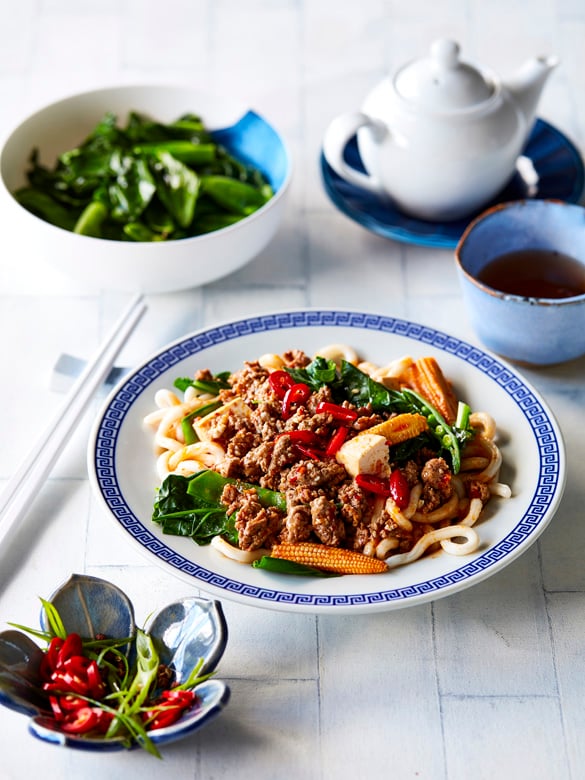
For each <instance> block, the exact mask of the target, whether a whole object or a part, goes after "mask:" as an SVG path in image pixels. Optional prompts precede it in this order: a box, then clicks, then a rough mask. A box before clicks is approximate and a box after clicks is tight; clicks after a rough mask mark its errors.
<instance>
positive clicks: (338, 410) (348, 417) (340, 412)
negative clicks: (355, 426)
mask: <svg viewBox="0 0 585 780" xmlns="http://www.w3.org/2000/svg"><path fill="white" fill-rule="evenodd" d="M317 413H318V414H320V413H323V414H330V415H331V417H333V419H334V420H338V421H339V422H347V423H352V422H354V421H355V420H357V416H358V413H357V412H356V410H355V409H347V408H346V407H345V406H339V404H332V403H329V402H328V401H320V402H319V403H318V404H317Z"/></svg>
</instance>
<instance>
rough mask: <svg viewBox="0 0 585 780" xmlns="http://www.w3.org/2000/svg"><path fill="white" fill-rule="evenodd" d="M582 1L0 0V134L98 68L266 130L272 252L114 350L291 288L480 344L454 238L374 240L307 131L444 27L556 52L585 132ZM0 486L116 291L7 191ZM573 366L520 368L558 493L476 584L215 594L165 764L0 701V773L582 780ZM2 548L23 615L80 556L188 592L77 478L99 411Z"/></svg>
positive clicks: (159, 303)
mask: <svg viewBox="0 0 585 780" xmlns="http://www.w3.org/2000/svg"><path fill="white" fill-rule="evenodd" d="M584 33H585V7H584V6H583V3H582V2H578V1H577V0H558V1H557V2H550V1H549V0H538V2H532V1H530V2H529V0H519V2H516V3H513V4H512V3H509V2H504V1H503V0H499V1H498V2H491V3H485V2H479V0H448V1H447V2H444V3H436V2H431V0H411V1H410V2H408V3H398V2H385V1H384V0H361V2H359V3H339V2H337V1H336V0H315V2H311V3H308V2H306V3H302V2H298V0H279V2H269V0H248V2H246V3H241V2H238V0H196V1H195V2H188V1H187V0H167V1H166V2H165V3H164V4H161V3H156V2H154V0H141V1H140V2H138V0H128V1H127V2H124V3H119V2H116V1H115V0H107V1H105V2H101V3H97V4H96V3H95V2H89V0H83V1H81V0H44V1H43V2H33V0H20V2H18V3H16V2H5V3H2V4H0V136H2V137H4V136H5V135H6V134H7V133H8V132H9V131H10V129H11V128H12V127H13V125H14V124H15V123H16V122H17V121H19V120H20V118H22V117H24V116H25V115H26V113H27V112H29V111H31V110H33V109H35V108H36V107H38V106H40V105H42V104H44V103H46V102H48V101H50V100H52V99H54V98H56V97H59V96H62V95H66V94H69V93H71V92H74V91H78V90H84V89H89V88H93V87H96V86H100V85H103V84H116V83H131V82H134V81H145V82H146V81H153V82H154V81H155V82H173V81H178V82H187V83H191V84H195V85H198V86H203V87H207V88H209V89H215V90H218V91H222V92H225V93H227V94H245V95H246V96H247V98H248V99H249V102H250V104H252V105H254V106H255V107H256V108H257V109H258V110H261V111H262V112H264V113H265V114H266V115H267V116H269V117H270V118H271V119H272V120H273V121H274V123H275V124H276V125H277V126H278V127H279V129H281V131H282V132H283V133H284V135H285V137H286V139H287V141H288V143H289V145H290V148H291V150H292V153H293V157H294V161H295V175H294V180H293V185H292V190H291V197H290V207H289V209H288V212H287V215H286V219H285V222H284V224H283V226H282V228H281V230H280V231H279V233H278V235H277V236H276V237H275V239H274V241H273V242H272V243H271V245H270V246H269V247H268V248H267V249H266V250H264V252H263V253H262V254H261V255H260V256H259V257H257V258H256V259H255V260H254V261H253V262H251V263H250V264H249V265H248V266H247V267H246V268H244V269H242V270H241V271H239V272H238V273H236V274H233V275H232V276H230V277H227V278H225V279H223V280H220V281H218V282H216V283H214V284H210V285H208V286H207V287H205V288H202V289H196V290H191V291H187V292H184V293H177V294H168V295H161V296H151V297H150V298H149V301H148V303H149V310H148V312H147V314H146V316H145V317H144V320H143V322H142V323H141V326H140V329H139V330H138V331H137V333H136V334H135V336H134V337H133V339H132V340H131V341H130V342H129V343H128V345H127V346H126V347H125V349H124V351H123V353H122V354H121V355H120V359H119V362H120V364H122V365H133V364H135V363H138V362H139V361H142V360H143V359H144V358H145V357H147V356H148V355H150V354H151V353H153V352H154V351H155V350H157V349H158V348H160V347H161V346H163V345H164V344H166V343H167V342H169V341H171V340H173V339H175V338H178V337H180V336H181V335H183V334H185V333H186V332H188V331H191V330H194V329H197V328H200V327H202V326H205V325H212V324H215V323H217V322H219V321H223V320H228V319H231V318H233V317H241V316H247V315H249V314H255V313H258V312H267V311H272V310H276V309H283V308H297V307H303V306H307V305H314V306H332V305H335V306H339V307H349V308H357V309H364V310H369V311H378V312H380V313H384V314H390V315H394V316H398V317H406V318H409V319H412V320H416V321H420V322H423V323H427V324H429V325H432V326H434V327H436V328H439V329H441V330H445V331H447V332H452V333H455V334H456V335H458V336H460V337H461V338H464V339H466V340H469V341H471V342H474V343H475V342H476V340H475V336H474V334H473V332H472V331H471V329H470V326H469V323H468V320H467V317H466V315H465V312H464V310H463V308H462V301H461V298H460V294H459V289H458V285H457V279H456V275H455V268H454V264H453V258H452V253H451V252H449V251H444V250H438V249H428V248H423V247H417V246H411V245H406V244H399V243H395V242H390V241H387V240H385V239H382V238H380V237H378V236H375V235H373V234H371V233H369V232H367V231H366V230H364V229H363V228H362V227H360V226H358V225H356V224H355V223H353V222H351V221H349V220H348V219H346V218H345V217H343V216H342V215H341V214H339V213H338V212H337V211H336V209H335V208H334V207H333V206H332V204H331V203H330V201H329V200H328V199H327V197H326V195H325V193H324V191H323V188H322V184H321V177H320V171H319V152H320V143H321V137H322V134H323V132H324V130H325V127H326V126H327V124H328V122H329V121H330V119H331V118H332V117H333V116H335V115H336V114H337V113H339V112H341V111H344V110H346V109H350V108H354V107H357V105H359V102H360V100H361V98H362V97H363V96H364V94H365V92H366V91H367V90H368V89H369V88H370V87H371V86H373V84H374V83H376V82H377V81H378V80H379V78H381V77H382V75H383V74H384V73H386V72H387V70H388V69H391V68H394V67H396V66H397V65H398V64H400V63H402V62H403V61H404V60H405V59H409V58H411V57H412V56H414V55H417V54H419V53H420V52H421V50H424V49H426V47H427V46H428V44H429V43H430V41H431V40H432V39H433V38H434V37H436V36H439V35H451V36H454V37H458V38H459V39H460V40H461V41H462V43H463V46H464V50H465V51H466V53H467V54H468V55H469V57H471V58H473V59H477V60H480V61H485V62H487V63H488V64H490V65H491V66H492V67H493V68H494V69H495V70H497V71H501V72H503V73H508V72H510V71H511V70H512V69H513V68H515V67H516V66H517V65H518V64H519V63H520V62H521V61H522V60H523V59H524V58H525V57H527V56H530V55H533V54H542V53H548V52H557V53H559V54H560V56H561V60H562V62H561V65H560V67H559V68H558V70H557V72H556V73H555V74H554V76H553V77H552V78H551V81H550V84H549V85H548V86H547V89H546V91H545V93H544V96H543V102H542V105H541V111H540V112H539V113H540V114H541V115H542V116H544V117H545V118H547V119H548V120H549V121H551V122H553V123H555V124H556V125H557V126H558V127H559V128H561V129H562V130H563V131H564V132H566V133H567V134H568V135H569V136H570V137H571V139H572V140H573V141H574V142H575V143H576V144H577V146H578V147H579V148H580V149H581V150H583V148H584V146H585V75H584V74H585V47H584V46H583V40H584ZM0 241H1V242H2V244H1V250H0V345H1V346H0V349H1V355H2V380H3V381H2V382H0V425H1V430H2V440H1V444H0V487H1V485H2V483H3V482H5V481H6V480H7V479H8V478H9V477H10V475H11V474H12V472H13V471H14V469H15V468H16V465H17V464H18V463H19V462H20V460H21V458H22V457H23V456H24V454H25V453H26V452H27V451H28V449H29V446H30V444H31V442H32V441H34V439H35V438H36V434H37V432H38V431H39V429H40V425H41V424H42V423H43V422H44V421H46V420H47V419H48V417H49V416H50V415H51V414H52V413H53V412H54V411H55V410H56V409H57V408H58V407H59V405H60V403H61V401H62V396H61V395H59V394H58V393H56V392H52V391H51V390H50V386H49V376H50V371H51V368H52V366H53V364H54V362H55V360H56V359H57V357H58V356H59V354H60V353H61V352H63V351H66V352H69V353H71V354H74V355H78V356H82V357H87V356H89V355H91V353H92V352H93V351H94V350H95V348H96V347H97V345H98V344H99V343H100V340H101V339H102V338H103V336H104V334H105V333H106V332H107V330H108V328H109V327H110V325H111V324H112V323H113V321H114V320H115V319H116V318H117V316H118V312H119V311H120V310H121V308H122V307H123V305H124V303H125V300H126V297H127V296H124V295H121V294H113V293H110V294H108V293H102V294H98V293H96V292H94V291H92V290H82V289H81V288H80V287H79V285H75V284H73V283H72V282H70V281H69V280H67V279H64V278H61V277H59V276H58V275H57V274H56V273H55V272H53V271H52V269H48V268H46V267H43V266H41V265H40V264H39V263H38V262H35V258H34V257H27V256H26V254H25V253H24V252H23V251H22V247H21V244H20V241H19V236H18V235H16V234H15V231H13V230H11V224H10V222H9V220H8V219H7V217H6V213H5V211H4V210H2V209H0ZM584 371H585V361H584V360H580V361H576V362H574V363H572V364H569V365H566V366H561V367H556V368H551V369H547V370H543V371H532V370H526V372H525V373H526V376H527V378H528V379H529V381H530V382H532V383H533V384H534V385H535V386H536V387H537V388H538V389H539V390H540V391H541V392H542V393H543V394H544V396H545V398H546V400H547V401H548V403H549V404H550V406H551V408H552V409H553V411H554V413H555V415H556V416H557V418H558V421H559V424H560V427H561V429H562V431H563V435H564V437H565V441H566V447H567V453H568V481H567V488H566V492H565V496H564V498H563V501H562V503H561V506H560V509H559V511H558V514H557V516H556V518H555V520H554V521H553V524H552V525H551V527H550V528H549V529H548V531H547V532H545V534H544V535H543V536H542V537H541V539H540V540H539V541H538V542H537V544H536V545H534V546H533V547H532V548H531V549H530V550H529V551H528V552H527V553H526V554H525V555H524V556H522V557H521V558H520V559H519V560H517V561H515V562H514V563H513V564H512V565H511V566H509V567H508V568H507V569H505V570H503V571H502V572H501V573H499V574H498V575H497V576H495V577H493V578H491V579H489V580H486V581H485V582H483V583H482V584H480V585H478V586H476V587H475V588H473V589H471V590H468V591H465V592H462V593H460V594H457V595H455V596H452V597H450V598H448V599H445V600H441V601H437V602H435V603H432V604H427V605H423V606H419V607H416V608H412V609H409V610H406V611H398V612H392V613H388V614H387V615H381V614H376V615H365V616H358V617H352V618H350V617H342V618H338V617H333V616H320V617H316V616H311V615H294V614H288V613H273V612H271V611H269V610H266V609H256V608H253V607H247V606H242V605H239V604H235V603H231V602H228V601H225V602H224V603H223V605H224V610H225V613H226V617H227V620H228V624H229V628H230V641H229V645H228V649H227V652H226V654H225V656H224V658H223V659H222V663H221V667H220V671H221V674H222V677H224V678H226V679H227V680H228V682H229V685H230V687H231V690H232V698H231V702H230V704H229V706H228V707H227V708H226V710H225V712H224V714H223V715H222V717H221V718H219V719H218V720H216V721H215V722H214V723H212V724H211V725H210V726H209V727H207V728H206V729H205V730H203V731H201V732H200V733H198V734H196V735H194V736H193V737H192V738H191V739H188V740H186V741H184V742H182V743H180V744H176V745H173V746H170V747H169V748H168V749H167V750H166V751H165V754H164V761H163V763H162V764H160V763H159V762H157V761H156V760H155V759H153V758H151V757H150V756H147V755H145V754H142V753H141V752H140V751H135V752H133V753H129V754H110V755H106V756H95V755H92V754H85V753H76V752H74V751H65V750H61V749H59V748H56V747H49V746H47V745H45V744H43V743H40V742H38V741H37V740H35V739H33V738H32V737H30V736H29V735H28V733H27V728H26V720H25V718H24V717H22V716H18V715H16V714H14V713H11V712H9V711H8V710H6V709H3V708H1V709H0V730H1V734H2V739H1V740H0V741H1V744H2V758H1V761H0V778H2V780H26V779H27V778H29V777H47V778H51V779H52V778H55V779H56V780H61V778H70V777H82V778H86V777H87V778H96V780H100V778H107V779H108V780H117V779H118V778H120V780H122V779H123V780H133V779H134V778H136V779H138V778H140V780H150V778H155V777H156V778H158V777H160V776H161V773H168V774H170V775H172V776H173V777H177V778H194V777H201V778H209V779H211V778H218V779H219V778H231V779H233V780H248V778H250V780H274V779H275V778H281V777H287V778H292V779H294V780H296V779H297V778H298V779H299V780H313V779H314V780H330V778H335V780H337V779H338V778H339V779H340V780H345V778H348V779H349V778H352V779H355V778H363V777H368V778H373V779H376V778H386V777H394V778H396V779H397V780H403V778H417V777H418V778H427V780H467V778H470V777H473V778H478V779H480V780H496V779H497V780H507V778H515V779H516V780H578V778H581V777H584V776H585V748H584V747H583V745H584V741H583V734H584V733H585V716H584V715H583V712H584V709H583V701H584V699H585V682H584V681H585V668H584V661H583V658H584V657H585V654H584V648H585V640H584V637H585V618H584V614H585V573H584V572H585V567H584V566H583V549H584V546H585V524H584V523H583V519H584V518H583V507H584V506H585V482H584V480H583V466H582V464H583V462H585V444H584V441H585V440H584V438H583V430H584V425H583V408H584V401H585V382H584V379H583V376H584ZM98 404H99V399H96V401H95V402H94V404H93V407H92V410H91V411H90V412H89V413H88V414H87V416H86V417H85V418H84V419H83V420H82V422H81V423H80V426H79V429H78V431H76V433H75V435H74V436H73V437H72V440H71V442H70V443H69V444H68V446H67V448H66V450H65V451H64V453H63V455H62V458H61V459H60V461H59V463H58V465H57V466H56V468H55V470H54V472H53V474H52V475H51V478H50V479H49V480H48V482H47V484H46V485H45V486H44V487H43V488H42V490H41V491H40V492H39V495H38V497H37V499H36V501H35V502H34V504H33V505H32V507H31V511H30V512H29V514H28V515H27V517H26V518H25V520H24V521H23V524H22V527H21V529H19V531H17V532H15V534H14V537H13V539H12V541H11V544H10V547H9V548H7V549H6V550H5V551H4V552H2V553H0V620H1V621H2V625H1V626H0V628H4V627H5V623H6V622H7V621H12V620H15V621H19V622H22V623H29V624H32V625H34V624H36V621H37V619H38V596H39V595H43V596H46V595H49V594H50V592H51V591H52V590H53V589H54V588H55V587H56V586H57V585H58V584H59V583H60V582H61V581H63V580H64V579H66V578H67V577H68V576H69V575H70V574H71V573H72V572H87V573H89V574H94V575H97V576H103V577H106V578H107V579H110V580H112V581H114V582H116V583H117V584H118V585H120V586H121V587H122V588H123V589H125V590H126V592H127V593H128V594H129V595H130V597H131V598H132V600H133V602H134V603H135V606H136V612H137V616H138V617H139V618H145V617H146V615H147V614H148V612H149V611H150V610H151V609H153V608H155V607H158V606H162V605H163V604H164V603H166V602H167V601H169V600H171V599H172V598H174V597H178V596H180V595H183V594H184V592H185V584H184V583H183V582H182V581H180V580H178V579H175V578H173V577H171V576H170V575H168V574H167V573H166V572H165V571H162V570H159V569H158V568H156V569H155V568H153V567H152V565H151V564H150V562H149V561H148V560H147V559H146V558H144V557H143V556H142V555H139V554H138V553H137V552H136V550H135V549H134V547H133V546H131V544H130V543H129V542H128V541H127V540H126V539H125V538H123V537H122V536H121V535H120V534H119V533H118V532H114V529H113V528H112V526H111V524H110V523H109V522H108V520H107V519H106V518H104V516H103V511H102V509H101V507H100V506H98V504H97V503H96V501H95V499H94V498H93V496H92V494H91V490H90V486H89V484H88V481H87V471H86V466H85V446H86V442H87V437H88V435H89V430H90V427H91V423H92V414H94V413H95V411H96V409H97V408H98Z"/></svg>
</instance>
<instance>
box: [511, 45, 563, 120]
mask: <svg viewBox="0 0 585 780" xmlns="http://www.w3.org/2000/svg"><path fill="white" fill-rule="evenodd" d="M558 64H559V59H558V57H555V56H548V57H535V58H534V59H531V60H529V61H528V62H525V63H524V65H522V66H521V67H520V69H519V70H518V71H516V73H515V74H514V75H513V76H512V77H511V78H510V79H509V80H508V81H507V82H506V84H505V86H506V87H507V89H508V91H509V92H510V94H511V95H512V98H513V99H514V101H515V103H516V105H517V107H518V108H519V109H520V112H521V113H522V114H523V115H524V118H525V120H526V123H527V127H528V128H531V127H532V123H533V122H534V119H535V117H536V109H537V107H538V101H539V99H540V95H541V93H542V90H543V88H544V85H545V83H546V80H547V79H548V77H549V76H550V74H551V73H552V71H553V70H554V69H555V68H556V67H557V65H558Z"/></svg>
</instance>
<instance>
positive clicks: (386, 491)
mask: <svg viewBox="0 0 585 780" xmlns="http://www.w3.org/2000/svg"><path fill="white" fill-rule="evenodd" d="M355 481H356V483H357V484H358V486H359V487H361V488H362V490H366V491H367V492H368V493H375V494H376V495H377V496H382V497H383V498H388V496H389V495H390V482H389V480H387V479H384V477H377V476H376V475H375V474H358V475H357V477H356V478H355Z"/></svg>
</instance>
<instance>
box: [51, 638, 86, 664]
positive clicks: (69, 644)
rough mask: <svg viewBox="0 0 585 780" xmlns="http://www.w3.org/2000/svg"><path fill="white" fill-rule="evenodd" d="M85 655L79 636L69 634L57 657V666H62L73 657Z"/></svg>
mask: <svg viewBox="0 0 585 780" xmlns="http://www.w3.org/2000/svg"><path fill="white" fill-rule="evenodd" d="M81 655H83V643H82V641H81V637H80V636H79V634H75V633H72V634H68V635H67V638H66V639H65V640H64V641H63V644H62V645H61V648H60V650H59V653H58V656H57V664H56V666H60V665H61V664H62V663H64V662H65V661H67V659H69V658H71V657H73V656H81Z"/></svg>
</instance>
